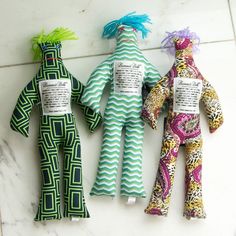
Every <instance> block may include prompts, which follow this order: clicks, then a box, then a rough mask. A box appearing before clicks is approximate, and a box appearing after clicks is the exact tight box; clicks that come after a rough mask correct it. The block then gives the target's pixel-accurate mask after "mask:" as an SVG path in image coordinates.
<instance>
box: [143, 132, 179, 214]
mask: <svg viewBox="0 0 236 236" xmlns="http://www.w3.org/2000/svg"><path fill="white" fill-rule="evenodd" d="M178 149H179V141H178V139H177V136H174V135H173V134H172V133H171V132H169V131H168V130H166V131H165V134H164V137H163V143H162V149H161V159H160V163H159V168H158V172H157V177H156V181H155V184H154V187H153V191H152V195H151V199H150V202H149V204H148V206H147V208H146V209H145V212H146V213H147V214H151V215H163V216H167V213H168V209H169V203H170V197H171V191H172V185H173V182H174V173H175V167H176V158H177V154H178Z"/></svg>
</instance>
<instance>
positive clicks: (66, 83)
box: [39, 79, 71, 115]
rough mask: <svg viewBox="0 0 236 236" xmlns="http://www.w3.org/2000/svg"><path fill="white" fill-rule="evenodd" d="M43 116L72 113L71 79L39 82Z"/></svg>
mask: <svg viewBox="0 0 236 236" xmlns="http://www.w3.org/2000/svg"><path fill="white" fill-rule="evenodd" d="M39 91H40V97H41V103H42V109H43V115H63V114H67V113H71V103H70V99H71V81H70V80H69V79H59V80H43V81H40V82H39Z"/></svg>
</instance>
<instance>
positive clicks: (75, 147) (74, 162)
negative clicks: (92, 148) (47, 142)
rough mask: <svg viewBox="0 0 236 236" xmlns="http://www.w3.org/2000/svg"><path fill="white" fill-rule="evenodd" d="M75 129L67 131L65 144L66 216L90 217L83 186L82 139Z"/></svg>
mask: <svg viewBox="0 0 236 236" xmlns="http://www.w3.org/2000/svg"><path fill="white" fill-rule="evenodd" d="M75 129H76V128H75V127H73V129H72V130H70V131H69V132H67V138H66V141H65V145H64V175H63V177H64V202H65V208H64V216H65V217H81V218H88V217H89V212H88V210H87V208H86V205H85V200H84V193H83V186H82V184H83V183H82V165H81V151H80V139H79V136H78V135H76V133H75Z"/></svg>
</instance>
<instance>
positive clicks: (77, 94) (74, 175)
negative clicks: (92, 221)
mask: <svg viewBox="0 0 236 236" xmlns="http://www.w3.org/2000/svg"><path fill="white" fill-rule="evenodd" d="M73 39H77V37H76V35H75V34H74V33H73V32H71V31H69V30H68V29H65V28H56V29H55V30H54V31H52V32H51V33H50V34H48V35H46V34H44V32H42V33H41V34H39V35H38V36H36V37H34V38H33V50H34V52H35V59H38V58H41V60H42V61H41V66H40V69H39V71H38V73H37V74H36V76H35V77H34V78H33V80H31V81H30V82H29V83H28V85H27V86H26V87H25V88H24V89H23V91H22V92H21V94H20V97H19V99H18V101H17V104H16V107H15V109H14V112H13V115H12V118H11V122H10V124H11V128H12V129H13V130H15V131H17V132H19V133H21V134H22V135H24V136H26V137H28V133H29V119H30V113H31V110H32V108H33V106H34V105H39V107H40V113H41V115H40V128H39V138H38V146H39V152H40V156H41V172H42V192H41V198H40V201H39V207H38V212H37V215H36V217H35V220H36V221H40V220H51V219H61V217H62V216H61V204H60V173H59V160H58V149H59V147H62V149H63V154H64V165H63V168H64V171H63V180H64V203H65V204H64V217H70V218H72V219H76V218H78V217H81V218H87V217H89V213H88V210H87V208H86V205H85V201H84V194H83V187H82V166H81V157H80V148H81V147H80V139H79V134H78V131H77V129H76V124H75V118H74V116H73V114H72V111H71V103H72V102H74V103H76V104H78V105H79V106H80V108H81V109H82V111H83V113H84V115H85V119H86V121H87V123H88V126H89V129H90V131H93V130H94V129H95V128H96V127H97V126H98V125H99V123H100V121H101V116H100V114H99V113H95V112H94V111H93V110H92V109H90V108H88V107H87V106H85V105H83V103H82V102H81V96H82V92H83V90H84V86H83V84H82V83H80V82H79V81H78V80H77V79H75V78H74V77H73V76H72V75H71V74H70V72H68V71H67V69H66V68H65V66H64V64H63V61H62V58H61V43H60V42H61V41H64V40H73Z"/></svg>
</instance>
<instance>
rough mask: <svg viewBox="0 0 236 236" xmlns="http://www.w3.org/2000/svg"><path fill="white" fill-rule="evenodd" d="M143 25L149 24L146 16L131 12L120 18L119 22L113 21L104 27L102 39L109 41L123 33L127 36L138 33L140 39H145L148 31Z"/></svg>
mask: <svg viewBox="0 0 236 236" xmlns="http://www.w3.org/2000/svg"><path fill="white" fill-rule="evenodd" d="M144 23H151V21H150V18H149V16H148V15H146V14H144V15H135V12H131V13H129V14H128V15H125V16H123V17H121V18H120V19H119V20H113V21H111V22H109V23H108V24H106V25H105V27H104V30H103V34H102V37H103V38H107V39H111V38H115V37H119V36H120V35H122V33H123V32H125V33H126V34H127V38H128V36H129V35H136V33H137V32H138V31H140V32H141V33H142V38H146V37H147V34H148V32H150V30H148V29H147V28H146V27H145V26H144Z"/></svg>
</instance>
